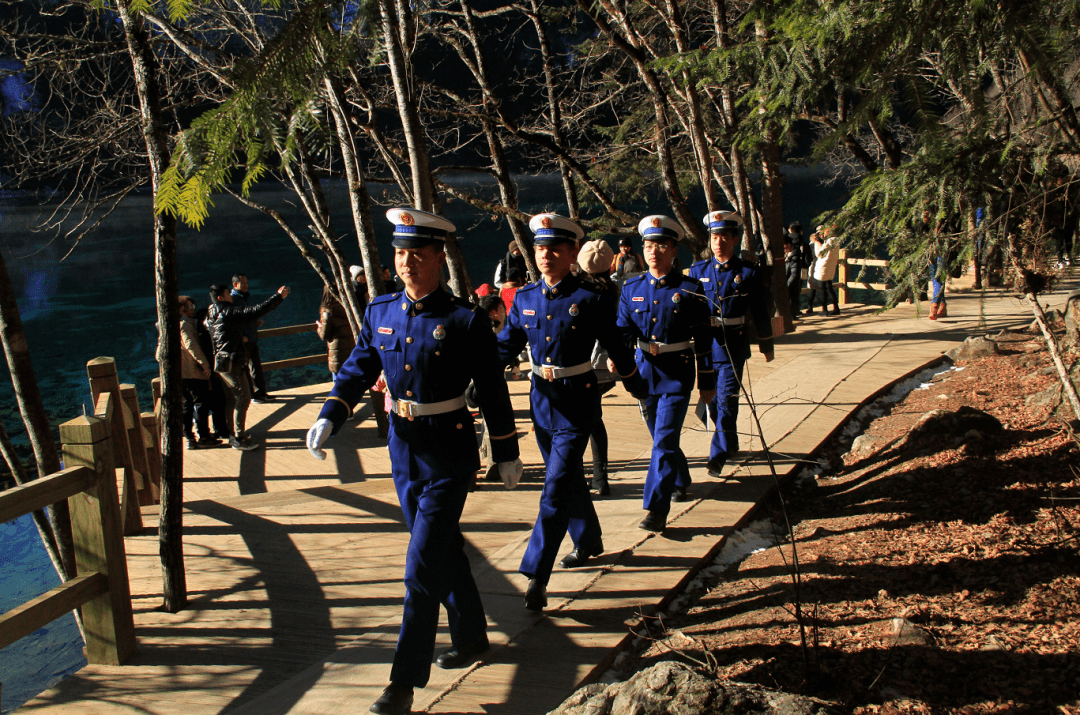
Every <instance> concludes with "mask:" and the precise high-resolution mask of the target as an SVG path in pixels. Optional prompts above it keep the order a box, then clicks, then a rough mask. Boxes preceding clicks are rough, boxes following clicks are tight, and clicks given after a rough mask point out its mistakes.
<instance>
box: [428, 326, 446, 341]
mask: <svg viewBox="0 0 1080 715" xmlns="http://www.w3.org/2000/svg"><path fill="white" fill-rule="evenodd" d="M431 334H432V335H434V336H435V339H436V340H443V339H444V338H446V328H444V327H443V326H441V325H436V326H435V330H434V332H432V333H431Z"/></svg>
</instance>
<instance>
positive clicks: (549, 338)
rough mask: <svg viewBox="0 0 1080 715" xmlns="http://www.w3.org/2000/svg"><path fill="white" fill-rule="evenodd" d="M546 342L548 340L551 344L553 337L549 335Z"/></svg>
mask: <svg viewBox="0 0 1080 715" xmlns="http://www.w3.org/2000/svg"><path fill="white" fill-rule="evenodd" d="M545 340H547V341H548V342H549V343H550V342H551V336H550V335H549V336H547V337H546V338H545Z"/></svg>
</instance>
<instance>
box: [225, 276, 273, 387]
mask: <svg viewBox="0 0 1080 715" xmlns="http://www.w3.org/2000/svg"><path fill="white" fill-rule="evenodd" d="M231 292H232V298H233V304H234V305H237V306H239V307H241V308H246V307H247V304H248V297H249V296H250V295H251V294H250V293H249V292H248V279H247V276H246V275H244V274H243V273H237V274H236V275H234V276H233V277H232V291H231ZM262 324H263V321H261V320H255V321H252V322H249V323H245V324H244V349H245V352H246V354H247V361H248V370H249V371H250V373H251V385H252V394H251V401H252V402H254V403H255V404H257V405H261V404H262V403H264V402H270V401H271V400H273V399H274V398H273V397H271V396H270V395H269V394H267V392H266V376H265V375H264V374H263V368H262V357H261V356H260V355H259V328H260V327H262Z"/></svg>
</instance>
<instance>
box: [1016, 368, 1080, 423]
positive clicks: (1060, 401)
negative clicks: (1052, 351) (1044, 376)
mask: <svg viewBox="0 0 1080 715" xmlns="http://www.w3.org/2000/svg"><path fill="white" fill-rule="evenodd" d="M1054 372H1055V373H1056V372H1057V370H1055V371H1054ZM1072 382H1073V386H1074V387H1076V388H1077V389H1078V390H1080V387H1078V386H1077V384H1076V383H1077V380H1076V378H1073V381H1072ZM1024 406H1025V407H1027V408H1028V409H1029V410H1031V411H1032V412H1038V411H1040V410H1041V411H1044V412H1046V413H1047V415H1046V417H1047V418H1050V417H1062V418H1064V419H1066V420H1071V419H1073V418H1074V416H1073V410H1072V405H1070V404H1069V401H1068V400H1066V399H1065V390H1063V389H1062V387H1061V381H1060V380H1058V381H1057V382H1055V383H1054V384H1053V385H1051V386H1050V387H1048V388H1046V389H1045V390H1043V391H1041V392H1036V393H1035V394H1034V395H1028V396H1027V398H1026V399H1025V400H1024Z"/></svg>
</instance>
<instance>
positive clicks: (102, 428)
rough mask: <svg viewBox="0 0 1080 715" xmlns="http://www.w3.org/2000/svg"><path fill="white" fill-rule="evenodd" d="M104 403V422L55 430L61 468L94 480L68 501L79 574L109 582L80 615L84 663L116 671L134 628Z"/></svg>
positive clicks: (129, 649) (90, 420)
mask: <svg viewBox="0 0 1080 715" xmlns="http://www.w3.org/2000/svg"><path fill="white" fill-rule="evenodd" d="M104 402H105V404H106V416H105V418H98V417H76V418H75V419H73V420H69V421H68V422H65V423H64V424H62V425H60V442H61V444H62V447H61V453H62V455H63V458H64V464H65V465H67V466H68V467H76V466H85V467H88V468H89V469H91V470H93V472H94V475H95V477H96V480H97V484H96V486H94V487H93V488H91V489H89V490H87V491H85V492H82V493H79V494H76V495H75V496H72V497H70V498H69V499H68V505H69V506H70V508H71V527H72V532H73V534H74V538H75V561H76V565H77V567H78V574H79V575H80V576H83V575H86V574H91V573H101V574H103V575H104V576H105V577H106V578H107V579H108V581H109V590H108V591H107V592H106V593H104V594H102V595H101V596H98V597H96V598H94V599H92V600H90V601H88V602H87V603H86V604H85V605H84V606H83V607H82V608H81V609H80V610H81V612H82V618H83V628H84V631H85V634H86V659H87V660H88V661H90V662H91V663H103V664H107V665H120V664H122V663H124V662H125V661H127V660H128V659H129V658H131V656H132V655H134V654H135V650H136V643H135V622H134V617H133V615H132V609H131V587H130V585H129V584H128V570H127V556H126V554H125V553H124V538H123V536H122V534H121V532H122V526H121V522H120V505H119V502H118V500H117V494H116V471H115V467H114V466H113V449H112V446H113V445H112V441H113V440H112V439H111V436H110V429H109V428H110V424H109V422H110V420H109V419H108V418H109V417H111V415H109V414H108V413H109V412H115V405H112V404H110V403H111V400H109V399H108V398H106V400H105V401H104Z"/></svg>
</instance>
